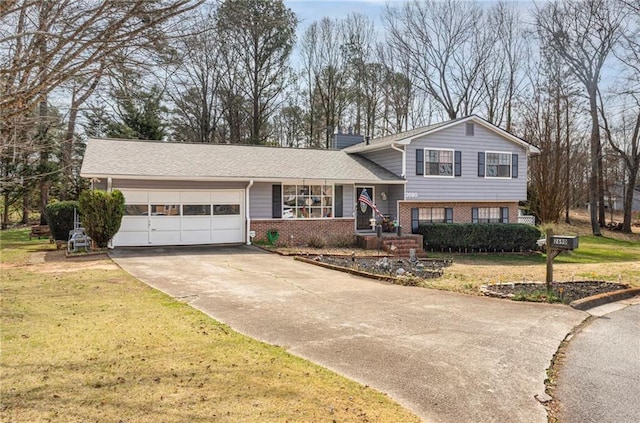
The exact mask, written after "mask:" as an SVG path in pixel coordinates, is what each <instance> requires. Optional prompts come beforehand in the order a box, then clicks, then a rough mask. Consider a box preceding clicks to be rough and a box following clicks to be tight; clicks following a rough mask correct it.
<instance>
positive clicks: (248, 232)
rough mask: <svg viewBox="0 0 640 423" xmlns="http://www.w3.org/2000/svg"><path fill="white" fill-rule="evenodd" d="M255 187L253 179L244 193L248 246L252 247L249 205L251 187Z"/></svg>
mask: <svg viewBox="0 0 640 423" xmlns="http://www.w3.org/2000/svg"><path fill="white" fill-rule="evenodd" d="M252 186H253V179H252V180H250V181H249V185H247V188H246V189H245V191H244V195H245V200H244V209H245V215H246V216H247V229H246V232H247V245H251V215H250V213H249V209H250V207H249V206H250V204H249V191H250V190H251V187H252Z"/></svg>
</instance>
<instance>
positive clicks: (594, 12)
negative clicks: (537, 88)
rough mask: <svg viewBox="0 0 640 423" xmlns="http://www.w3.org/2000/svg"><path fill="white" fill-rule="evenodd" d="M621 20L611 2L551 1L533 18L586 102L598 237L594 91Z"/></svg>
mask: <svg viewBox="0 0 640 423" xmlns="http://www.w3.org/2000/svg"><path fill="white" fill-rule="evenodd" d="M624 18H625V15H624V11H623V9H622V8H621V7H620V5H619V3H616V2H615V0H585V1H575V0H570V1H554V2H553V3H550V4H548V5H546V6H545V7H543V8H541V9H539V10H537V16H536V22H537V26H538V28H539V33H540V36H541V38H542V40H543V43H544V44H545V45H547V46H549V47H550V48H551V49H553V50H554V51H555V52H557V53H558V54H559V55H560V56H561V57H562V58H563V59H564V60H565V61H566V63H567V64H568V66H569V68H570V69H571V71H572V73H573V74H574V75H575V76H576V78H577V79H578V80H579V81H580V82H581V83H582V84H583V85H584V88H585V90H586V93H587V97H588V99H589V113H590V116H591V141H590V145H591V159H590V160H591V174H590V182H589V189H590V195H589V204H590V208H591V229H592V232H593V234H594V235H602V233H601V230H600V227H601V226H603V225H604V220H605V215H604V207H605V204H604V186H603V171H602V145H601V141H600V122H599V115H598V90H599V83H600V77H601V75H602V69H603V66H604V64H605V61H606V60H607V58H608V57H609V56H610V55H611V52H612V51H613V49H614V48H615V47H616V45H617V43H618V41H619V39H620V36H621V33H622V25H623V21H624Z"/></svg>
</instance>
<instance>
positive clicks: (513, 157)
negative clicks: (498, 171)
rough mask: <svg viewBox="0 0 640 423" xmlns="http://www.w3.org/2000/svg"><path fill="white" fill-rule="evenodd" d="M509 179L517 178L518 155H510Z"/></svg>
mask: <svg viewBox="0 0 640 423" xmlns="http://www.w3.org/2000/svg"><path fill="white" fill-rule="evenodd" d="M511 177H512V178H517V177H518V155H517V154H512V155H511Z"/></svg>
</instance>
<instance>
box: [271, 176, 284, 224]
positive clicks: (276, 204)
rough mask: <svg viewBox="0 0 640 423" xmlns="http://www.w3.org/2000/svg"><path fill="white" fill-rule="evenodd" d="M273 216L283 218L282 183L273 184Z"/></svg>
mask: <svg viewBox="0 0 640 423" xmlns="http://www.w3.org/2000/svg"><path fill="white" fill-rule="evenodd" d="M271 202H272V208H271V217H273V218H274V219H280V218H282V185H276V184H274V185H271Z"/></svg>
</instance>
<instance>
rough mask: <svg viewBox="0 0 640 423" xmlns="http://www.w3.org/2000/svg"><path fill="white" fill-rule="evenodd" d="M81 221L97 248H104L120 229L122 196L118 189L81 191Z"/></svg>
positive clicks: (122, 207)
mask: <svg viewBox="0 0 640 423" xmlns="http://www.w3.org/2000/svg"><path fill="white" fill-rule="evenodd" d="M79 203H80V212H81V213H82V223H83V225H84V227H85V229H86V231H87V235H89V236H90V237H91V238H92V239H93V240H94V241H95V242H96V244H97V245H98V247H99V248H105V247H106V246H107V244H108V243H109V240H110V239H111V238H113V236H114V235H115V234H116V233H117V232H118V230H119V229H120V224H121V223H122V216H123V215H124V196H123V195H122V193H121V192H120V191H117V190H115V191H113V192H106V191H100V190H93V191H83V192H82V193H81V194H80V201H79Z"/></svg>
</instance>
